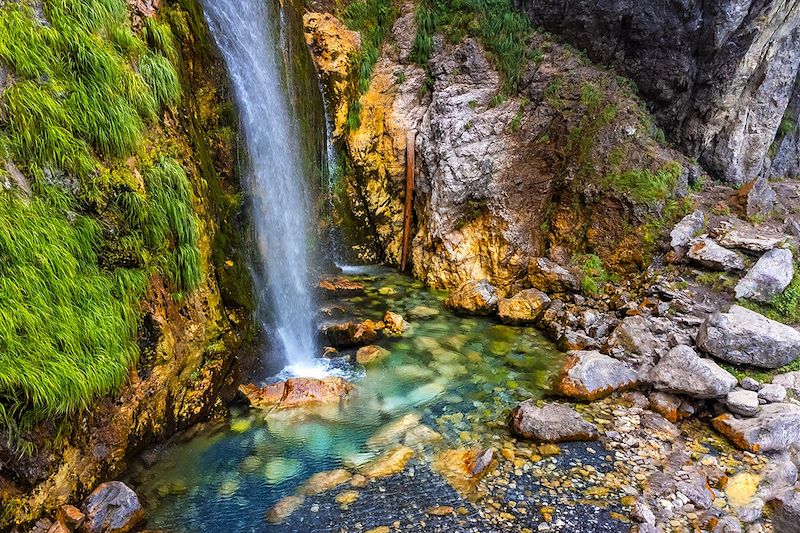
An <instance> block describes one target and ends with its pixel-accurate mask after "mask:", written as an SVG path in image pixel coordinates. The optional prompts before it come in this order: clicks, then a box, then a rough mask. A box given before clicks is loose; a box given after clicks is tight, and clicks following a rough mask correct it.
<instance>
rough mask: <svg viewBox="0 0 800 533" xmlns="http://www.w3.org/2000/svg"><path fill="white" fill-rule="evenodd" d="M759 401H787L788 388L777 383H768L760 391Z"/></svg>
mask: <svg viewBox="0 0 800 533" xmlns="http://www.w3.org/2000/svg"><path fill="white" fill-rule="evenodd" d="M758 399H759V400H765V401H766V402H767V403H780V402H782V401H783V400H785V399H786V388H785V387H783V386H782V385H778V384H776V383H768V384H766V385H764V386H763V387H761V389H760V390H759V391H758Z"/></svg>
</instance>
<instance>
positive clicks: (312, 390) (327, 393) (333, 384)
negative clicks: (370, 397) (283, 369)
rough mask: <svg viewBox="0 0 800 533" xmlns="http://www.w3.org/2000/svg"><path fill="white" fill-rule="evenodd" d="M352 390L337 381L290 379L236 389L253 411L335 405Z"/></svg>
mask: <svg viewBox="0 0 800 533" xmlns="http://www.w3.org/2000/svg"><path fill="white" fill-rule="evenodd" d="M352 390H353V385H352V384H351V383H350V382H348V381H346V380H344V379H342V378H340V377H328V378H325V379H316V378H290V379H287V380H286V381H282V382H280V383H271V384H269V385H267V386H266V387H257V386H256V385H253V384H246V385H239V393H240V394H241V395H242V396H244V397H245V399H246V400H247V401H248V402H249V403H250V406H251V407H255V408H268V407H278V408H289V407H301V406H304V405H310V404H316V403H332V402H338V401H340V400H341V399H342V398H344V397H346V396H347V395H348V394H350V391H352Z"/></svg>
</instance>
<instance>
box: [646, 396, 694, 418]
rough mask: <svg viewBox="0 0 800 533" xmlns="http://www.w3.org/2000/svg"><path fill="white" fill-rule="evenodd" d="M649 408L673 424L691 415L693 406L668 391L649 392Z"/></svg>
mask: <svg viewBox="0 0 800 533" xmlns="http://www.w3.org/2000/svg"><path fill="white" fill-rule="evenodd" d="M648 399H649V401H650V409H651V410H652V411H655V412H656V413H658V414H660V415H661V416H663V417H664V418H666V419H667V420H669V421H670V422H672V423H673V424H674V423H676V422H678V421H680V420H683V419H684V418H686V417H688V416H691V414H692V413H693V412H694V408H693V407H692V406H691V405H689V404H687V403H686V402H685V401H684V400H683V399H681V398H679V397H678V396H675V395H674V394H670V393H668V392H658V391H657V392H651V393H650V395H649V396H648Z"/></svg>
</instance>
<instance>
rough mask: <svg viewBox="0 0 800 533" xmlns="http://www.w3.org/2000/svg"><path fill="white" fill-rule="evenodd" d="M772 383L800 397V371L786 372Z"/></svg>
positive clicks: (776, 377)
mask: <svg viewBox="0 0 800 533" xmlns="http://www.w3.org/2000/svg"><path fill="white" fill-rule="evenodd" d="M772 382H773V383H775V384H776V385H780V386H782V387H783V388H785V389H786V391H787V392H791V393H792V394H796V395H800V371H798V370H795V371H794V372H785V373H783V374H778V375H777V376H775V377H774V378H772Z"/></svg>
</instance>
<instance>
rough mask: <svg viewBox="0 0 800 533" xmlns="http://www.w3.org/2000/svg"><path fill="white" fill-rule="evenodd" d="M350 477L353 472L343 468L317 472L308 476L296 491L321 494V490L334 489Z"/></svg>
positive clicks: (307, 494)
mask: <svg viewBox="0 0 800 533" xmlns="http://www.w3.org/2000/svg"><path fill="white" fill-rule="evenodd" d="M352 477H353V474H351V473H350V472H349V471H347V470H345V469H344V468H337V469H335V470H325V471H322V472H317V473H316V474H314V475H313V476H311V477H310V478H308V479H307V480H306V482H305V483H303V484H302V485H301V486H300V488H299V489H297V493H298V494H301V495H303V496H314V495H316V494H322V493H323V492H327V491H329V490H331V489H334V488H336V487H338V486H339V485H342V484H343V483H347V482H348V481H350V479H351V478H352Z"/></svg>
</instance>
